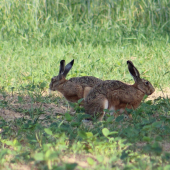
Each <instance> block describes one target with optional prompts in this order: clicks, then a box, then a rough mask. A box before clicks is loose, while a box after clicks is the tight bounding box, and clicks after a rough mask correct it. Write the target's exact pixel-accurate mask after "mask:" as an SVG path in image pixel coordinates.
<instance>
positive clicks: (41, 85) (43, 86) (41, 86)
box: [40, 82, 47, 90]
mask: <svg viewBox="0 0 170 170" xmlns="http://www.w3.org/2000/svg"><path fill="white" fill-rule="evenodd" d="M46 86H47V83H46V82H42V83H41V84H40V89H42V90H44V88H45V87H46Z"/></svg>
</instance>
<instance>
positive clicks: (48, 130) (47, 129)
mask: <svg viewBox="0 0 170 170" xmlns="http://www.w3.org/2000/svg"><path fill="white" fill-rule="evenodd" d="M44 131H45V132H46V133H47V134H48V135H53V133H52V131H51V130H50V129H49V128H45V129H44Z"/></svg>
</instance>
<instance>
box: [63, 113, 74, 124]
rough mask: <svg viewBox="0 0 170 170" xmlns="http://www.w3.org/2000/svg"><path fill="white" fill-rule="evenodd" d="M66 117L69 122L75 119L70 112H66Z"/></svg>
mask: <svg viewBox="0 0 170 170" xmlns="http://www.w3.org/2000/svg"><path fill="white" fill-rule="evenodd" d="M65 118H66V120H67V121H68V122H70V121H72V120H73V117H72V116H71V115H70V114H69V113H65Z"/></svg>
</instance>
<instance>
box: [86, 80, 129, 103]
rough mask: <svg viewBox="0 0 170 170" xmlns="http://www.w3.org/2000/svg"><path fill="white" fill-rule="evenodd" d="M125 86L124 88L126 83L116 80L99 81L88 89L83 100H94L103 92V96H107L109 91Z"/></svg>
mask: <svg viewBox="0 0 170 170" xmlns="http://www.w3.org/2000/svg"><path fill="white" fill-rule="evenodd" d="M125 88H126V84H125V83H122V82H121V81H118V80H106V81H102V82H101V83H99V84H97V85H96V86H95V87H93V89H91V90H90V92H89V94H88V96H87V97H86V99H85V100H86V101H87V102H91V100H94V99H95V98H96V97H97V96H98V95H100V94H103V95H104V96H106V97H107V96H108V94H109V93H111V92H113V91H115V90H119V89H125Z"/></svg>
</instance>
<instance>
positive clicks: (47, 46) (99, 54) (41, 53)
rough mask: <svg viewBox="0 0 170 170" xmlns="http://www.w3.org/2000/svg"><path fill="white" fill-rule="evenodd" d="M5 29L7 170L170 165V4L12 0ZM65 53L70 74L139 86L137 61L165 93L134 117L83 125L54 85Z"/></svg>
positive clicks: (4, 15)
mask: <svg viewBox="0 0 170 170" xmlns="http://www.w3.org/2000/svg"><path fill="white" fill-rule="evenodd" d="M0 28H1V29H0V60H1V62H0V73H1V74H0V135H1V136H0V169H4V170H6V169H9V170H16V169H17V170H18V169H22V170H23V169H25V170H31V169H33V170H39V169H41V170H48V169H53V170H73V169H75V170H79V169H80V170H81V169H82V170H83V169H94V170H99V169H101V170H103V169H106V170H110V169H116V170H118V169H120V170H131V169H135V170H136V169H142V170H150V169H154V170H156V169H158V170H164V169H165V170H168V169H170V111H169V110H170V99H169V98H168V96H169V95H170V90H169V74H170V57H169V56H170V39H169V38H170V37H169V33H170V2H169V1H167V0H162V1H160V0H143V1H140V0H138V1H137V0H130V1H127V0H115V1H111V0H107V1H104V0H96V1H94V0H91V1H90V0H85V1H82V0H80V1H78V0H72V1H71V0H60V1H59V0H56V1H55V0H51V1H44V0H39V1H38V0H25V1H19V0H8V1H6V0H2V1H1V2H0ZM62 59H65V60H66V62H70V61H71V60H72V59H75V63H74V65H73V68H72V69H71V71H70V72H69V74H68V76H67V78H68V79H69V78H71V77H77V76H85V75H90V76H95V77H98V78H100V79H102V80H111V79H116V80H120V81H123V82H126V83H129V84H133V83H134V81H133V79H132V77H131V75H130V74H129V72H128V68H127V64H126V61H127V60H131V61H133V63H134V65H135V66H136V67H137V68H138V70H139V72H140V74H141V77H142V78H145V79H147V80H149V81H150V82H151V83H152V84H153V86H154V87H155V89H156V91H155V93H154V94H153V95H151V96H145V97H144V99H143V101H142V103H141V105H140V107H139V108H138V109H136V110H128V112H129V113H131V114H132V116H133V119H132V120H131V119H124V117H123V116H122V115H121V116H119V117H117V118H116V119H115V118H114V116H110V115H109V114H108V115H106V116H105V118H104V120H103V121H102V122H98V121H96V120H94V121H93V122H88V123H83V122H82V120H83V119H84V118H85V117H86V115H85V113H84V108H82V107H79V105H78V104H76V103H74V104H71V103H68V101H66V99H64V98H63V97H62V95H61V94H60V93H58V92H52V93H49V90H48V88H49V83H50V81H51V78H52V77H53V76H55V75H57V74H58V72H59V62H60V60H62Z"/></svg>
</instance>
